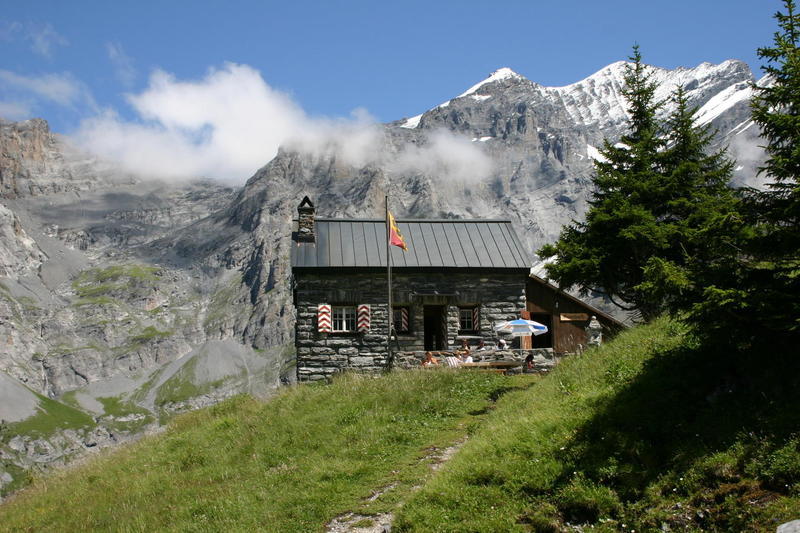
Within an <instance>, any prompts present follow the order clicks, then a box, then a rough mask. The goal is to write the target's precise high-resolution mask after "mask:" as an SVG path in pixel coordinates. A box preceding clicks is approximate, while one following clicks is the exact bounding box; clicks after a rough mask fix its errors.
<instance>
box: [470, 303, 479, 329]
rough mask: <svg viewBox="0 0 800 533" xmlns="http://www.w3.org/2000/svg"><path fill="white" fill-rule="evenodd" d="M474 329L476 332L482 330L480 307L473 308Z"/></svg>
mask: <svg viewBox="0 0 800 533" xmlns="http://www.w3.org/2000/svg"><path fill="white" fill-rule="evenodd" d="M472 327H473V329H475V331H478V330H480V329H481V308H480V307H478V306H475V307H473V308H472Z"/></svg>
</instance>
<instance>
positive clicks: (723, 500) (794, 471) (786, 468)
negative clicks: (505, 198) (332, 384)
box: [394, 319, 800, 531]
mask: <svg viewBox="0 0 800 533" xmlns="http://www.w3.org/2000/svg"><path fill="white" fill-rule="evenodd" d="M760 350H761V351H759V352H756V351H755V350H752V351H750V352H749V353H744V354H736V353H730V352H727V353H715V352H714V351H713V350H709V349H706V348H703V347H700V346H698V345H696V344H695V342H694V341H693V340H692V338H691V337H690V336H688V335H687V332H686V331H685V330H684V328H683V327H682V326H681V324H679V323H676V322H672V321H669V320H665V319H662V320H660V321H657V322H656V323H654V324H652V325H650V326H646V327H640V328H636V329H635V330H632V331H628V332H626V333H624V334H622V335H620V336H619V338H617V339H616V340H615V341H614V342H612V343H609V344H607V345H604V346H603V347H602V348H600V349H597V350H591V351H588V352H586V353H585V354H584V355H582V356H579V357H573V358H568V359H565V360H564V361H563V362H562V364H561V365H560V366H559V367H558V368H557V369H556V370H555V371H554V372H553V373H552V374H551V375H549V376H548V377H547V378H546V379H544V380H543V381H542V382H541V383H540V384H539V385H538V386H536V387H533V388H531V389H530V390H525V391H518V392H512V393H510V394H508V395H506V396H505V397H503V398H502V399H501V400H500V402H499V403H498V405H497V408H496V409H495V410H494V411H493V412H492V414H491V415H490V416H489V418H488V419H487V421H486V424H485V425H483V426H482V427H481V428H480V429H479V430H478V431H477V433H476V435H475V438H473V439H471V440H470V442H468V443H467V445H466V446H465V447H464V449H463V450H461V452H460V453H459V454H458V455H457V456H456V457H455V458H454V459H453V460H452V461H451V462H450V463H449V464H448V468H447V469H446V470H445V471H444V472H443V473H442V475H440V476H437V477H436V478H435V479H434V480H432V481H431V482H430V483H428V484H426V485H425V486H424V488H423V489H422V490H421V491H420V492H419V493H417V494H416V495H415V496H414V497H413V498H412V499H411V501H410V502H408V503H407V504H406V505H405V506H404V507H403V509H402V510H401V512H400V513H399V516H398V517H397V520H396V523H395V527H394V530H398V531H561V530H564V528H566V527H567V524H568V523H571V524H584V525H585V528H584V530H586V527H589V528H592V529H595V530H598V531H623V530H625V531H631V530H636V531H657V530H662V529H665V530H666V529H669V530H672V531H675V530H681V531H683V530H690V531H775V528H776V526H777V525H779V524H780V523H782V522H786V521H789V520H792V519H795V518H798V517H799V516H800V410H798V409H797V405H800V393H798V390H797V387H796V386H795V385H794V384H793V378H790V379H787V378H789V376H796V375H797V372H798V370H800V364H799V362H798V358H797V357H794V356H792V355H791V354H788V353H786V352H780V351H777V352H773V351H771V350H770V349H767V348H761V349H760Z"/></svg>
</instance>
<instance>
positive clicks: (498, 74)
mask: <svg viewBox="0 0 800 533" xmlns="http://www.w3.org/2000/svg"><path fill="white" fill-rule="evenodd" d="M508 79H518V80H524V79H525V77H524V76H520V75H519V74H517V73H516V72H514V71H513V70H511V69H510V68H508V67H503V68H500V69H497V70H495V71H494V72H492V73H491V74H490V75H489V77H488V78H486V79H485V80H483V81H481V82H478V83H476V84H475V85H473V86H472V87H470V88H469V89H467V90H466V91H464V92H463V93H461V94H459V95H458V96H457V97H456V98H463V97H465V96H469V95H471V94H472V93H474V92H477V91H478V89H480V88H481V87H483V86H484V85H487V84H489V83H494V82H496V81H502V80H508ZM439 107H441V106H439Z"/></svg>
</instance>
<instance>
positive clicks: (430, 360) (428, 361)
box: [422, 352, 439, 366]
mask: <svg viewBox="0 0 800 533" xmlns="http://www.w3.org/2000/svg"><path fill="white" fill-rule="evenodd" d="M422 366H439V360H438V359H436V358H435V357H434V356H433V353H432V352H425V360H424V361H422Z"/></svg>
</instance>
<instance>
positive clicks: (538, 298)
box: [521, 274, 625, 354]
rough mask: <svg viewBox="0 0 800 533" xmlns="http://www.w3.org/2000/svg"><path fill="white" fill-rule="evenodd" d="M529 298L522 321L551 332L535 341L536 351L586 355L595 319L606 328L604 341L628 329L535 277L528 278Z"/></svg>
mask: <svg viewBox="0 0 800 533" xmlns="http://www.w3.org/2000/svg"><path fill="white" fill-rule="evenodd" d="M525 297H526V298H525V299H526V310H525V311H523V312H522V313H521V315H522V318H527V319H529V320H535V321H536V322H539V323H541V324H544V325H545V326H547V328H548V329H549V331H548V333H546V334H545V335H540V336H538V337H534V338H533V340H532V344H533V346H532V347H533V348H553V350H554V351H555V352H556V353H562V354H563V353H577V352H580V351H582V350H583V349H584V348H585V347H586V345H587V343H588V335H587V331H586V328H587V327H588V326H589V322H590V321H591V319H592V317H596V318H597V321H598V322H600V325H601V326H602V327H603V338H607V337H608V336H610V335H613V334H615V333H616V332H618V331H620V330H622V329H624V328H625V325H624V324H622V322H620V321H618V320H616V319H615V318H614V317H612V316H610V315H608V314H607V313H604V312H602V311H600V310H599V309H596V308H594V307H592V306H591V305H589V304H587V303H585V302H583V301H581V300H579V299H577V298H575V297H574V296H571V295H569V294H567V293H566V292H564V291H562V290H560V289H559V288H558V287H556V286H555V285H553V284H551V283H548V282H547V281H546V280H544V279H542V278H540V277H538V276H536V275H534V274H530V275H529V277H528V282H527V285H526V287H525ZM526 347H527V346H526Z"/></svg>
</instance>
